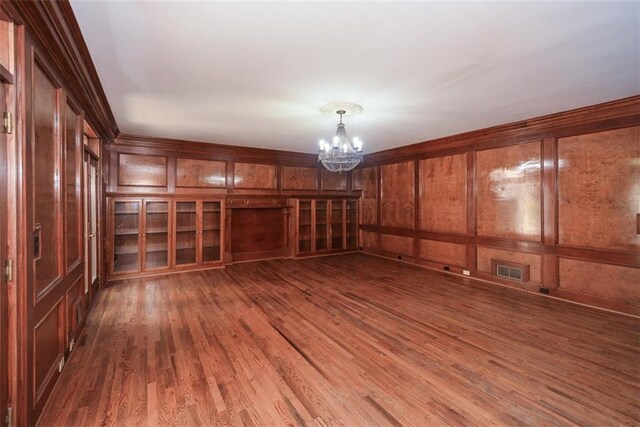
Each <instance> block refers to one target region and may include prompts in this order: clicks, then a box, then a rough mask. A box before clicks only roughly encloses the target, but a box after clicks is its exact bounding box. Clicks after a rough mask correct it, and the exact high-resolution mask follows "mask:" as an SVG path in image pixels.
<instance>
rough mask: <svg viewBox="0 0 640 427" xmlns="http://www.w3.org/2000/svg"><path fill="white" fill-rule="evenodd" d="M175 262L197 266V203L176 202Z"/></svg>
mask: <svg viewBox="0 0 640 427" xmlns="http://www.w3.org/2000/svg"><path fill="white" fill-rule="evenodd" d="M175 216H176V222H175V228H176V230H175V235H176V238H175V262H176V265H187V264H195V263H196V261H197V257H196V250H197V243H198V213H197V210H196V202H176V211H175Z"/></svg>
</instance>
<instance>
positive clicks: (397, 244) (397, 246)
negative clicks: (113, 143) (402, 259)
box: [382, 234, 414, 257]
mask: <svg viewBox="0 0 640 427" xmlns="http://www.w3.org/2000/svg"><path fill="white" fill-rule="evenodd" d="M382 250H383V251H386V252H390V253H394V254H401V255H407V256H410V257H412V256H414V255H413V252H414V246H413V237H404V236H394V235H391V234H383V235H382Z"/></svg>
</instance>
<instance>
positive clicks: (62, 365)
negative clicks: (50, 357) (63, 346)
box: [58, 357, 64, 372]
mask: <svg viewBox="0 0 640 427" xmlns="http://www.w3.org/2000/svg"><path fill="white" fill-rule="evenodd" d="M62 368H64V357H63V358H62V359H60V362H58V372H62Z"/></svg>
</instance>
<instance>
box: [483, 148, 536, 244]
mask: <svg viewBox="0 0 640 427" xmlns="http://www.w3.org/2000/svg"><path fill="white" fill-rule="evenodd" d="M541 155H542V153H541V144H540V142H530V143H526V144H518V145H511V146H506V147H500V148H494V149H490V150H482V151H478V152H477V153H476V156H477V157H476V180H477V195H476V203H477V230H478V235H479V236H488V237H500V238H506V239H522V240H534V241H541V240H542V228H541V218H542V210H541V209H542V203H541V197H542V192H541V170H540V166H541V163H540V159H541Z"/></svg>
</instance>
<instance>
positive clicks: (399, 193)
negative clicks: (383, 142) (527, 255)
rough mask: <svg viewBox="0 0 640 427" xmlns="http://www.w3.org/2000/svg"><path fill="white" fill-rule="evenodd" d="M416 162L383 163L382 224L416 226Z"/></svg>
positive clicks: (402, 226) (381, 173)
mask: <svg viewBox="0 0 640 427" xmlns="http://www.w3.org/2000/svg"><path fill="white" fill-rule="evenodd" d="M414 169H415V167H414V162H403V163H392V164H389V165H382V166H381V168H380V171H381V172H380V175H381V186H382V191H381V209H382V225H383V226H386V227H401V228H414V215H415V213H414V204H415V200H414V187H415V182H414Z"/></svg>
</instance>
